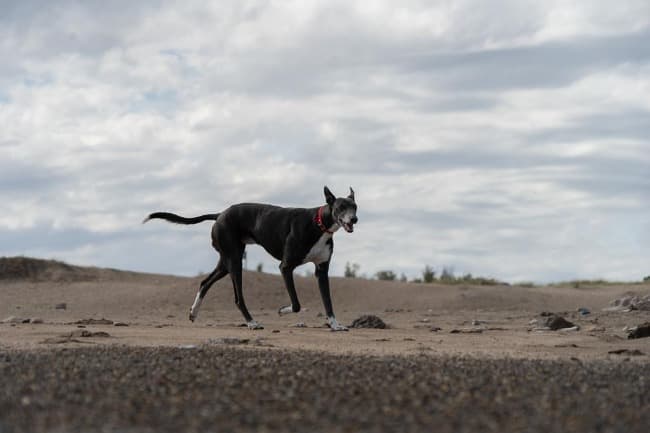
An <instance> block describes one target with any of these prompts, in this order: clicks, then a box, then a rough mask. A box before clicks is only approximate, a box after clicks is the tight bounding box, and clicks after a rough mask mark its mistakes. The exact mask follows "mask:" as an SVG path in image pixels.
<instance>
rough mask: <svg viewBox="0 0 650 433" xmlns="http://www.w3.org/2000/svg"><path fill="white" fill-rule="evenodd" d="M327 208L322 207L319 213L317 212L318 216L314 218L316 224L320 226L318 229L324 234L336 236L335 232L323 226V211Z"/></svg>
mask: <svg viewBox="0 0 650 433" xmlns="http://www.w3.org/2000/svg"><path fill="white" fill-rule="evenodd" d="M324 208H325V206H321V207H319V208H318V212H316V216H315V217H314V222H315V223H316V225H317V226H318V228H319V229H320V230H321V231H322V232H323V233H330V234H334V232H333V231H331V230H329V229H328V228H327V227H325V224H323V209H324Z"/></svg>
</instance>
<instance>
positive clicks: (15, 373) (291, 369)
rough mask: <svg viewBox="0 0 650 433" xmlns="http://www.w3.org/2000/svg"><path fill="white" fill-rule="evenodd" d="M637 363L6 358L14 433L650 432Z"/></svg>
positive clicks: (74, 353)
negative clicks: (282, 432)
mask: <svg viewBox="0 0 650 433" xmlns="http://www.w3.org/2000/svg"><path fill="white" fill-rule="evenodd" d="M649 373H650V368H649V367H648V364H644V363H636V362H614V361H594V362H582V363H577V362H572V361H541V360H509V359H506V360H490V359H471V358H454V357H432V356H430V355H418V356H410V357H364V356H336V355H323V354H318V353H312V352H286V351H279V350H278V351H270V350H258V349H238V348H233V347H223V346H203V347H199V348H197V349H192V350H187V349H177V348H125V347H107V346H104V347H93V348H78V349H53V350H41V351H30V352H8V351H0V378H2V386H0V432H2V433H14V432H27V431H29V432H35V433H38V432H48V431H49V432H88V433H91V432H105V431H108V432H117V431H127V432H130V433H135V432H217V431H218V432H221V431H223V432H256V431H290V432H360V431H367V432H397V431H399V432H431V431H436V432H456V433H457V432H481V433H485V432H544V433H548V432H627V433H633V432H647V427H648V425H650V374H649Z"/></svg>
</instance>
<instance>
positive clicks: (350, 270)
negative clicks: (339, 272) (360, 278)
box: [343, 262, 360, 278]
mask: <svg viewBox="0 0 650 433" xmlns="http://www.w3.org/2000/svg"><path fill="white" fill-rule="evenodd" d="M359 268H360V266H359V265H358V264H357V263H352V264H350V262H346V263H345V271H344V273H343V276H344V277H345V278H357V272H359Z"/></svg>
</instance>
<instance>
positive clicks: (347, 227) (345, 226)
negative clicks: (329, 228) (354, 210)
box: [341, 217, 359, 233]
mask: <svg viewBox="0 0 650 433" xmlns="http://www.w3.org/2000/svg"><path fill="white" fill-rule="evenodd" d="M357 221H359V219H358V218H357V217H352V218H350V222H349V223H346V222H343V221H341V226H342V227H343V229H345V231H346V232H348V233H352V232H353V231H354V225H355V224H356V223H357Z"/></svg>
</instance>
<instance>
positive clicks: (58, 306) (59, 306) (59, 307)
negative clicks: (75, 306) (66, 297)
mask: <svg viewBox="0 0 650 433" xmlns="http://www.w3.org/2000/svg"><path fill="white" fill-rule="evenodd" d="M54 309H55V310H67V309H68V304H66V303H65V302H61V303H60V304H56V305H55V306H54Z"/></svg>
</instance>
